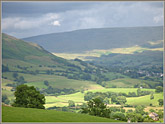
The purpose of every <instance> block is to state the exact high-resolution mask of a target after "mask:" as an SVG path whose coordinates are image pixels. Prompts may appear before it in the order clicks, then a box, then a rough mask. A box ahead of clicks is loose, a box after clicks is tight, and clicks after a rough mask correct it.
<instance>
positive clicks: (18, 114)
mask: <svg viewBox="0 0 165 124" xmlns="http://www.w3.org/2000/svg"><path fill="white" fill-rule="evenodd" d="M2 122H121V121H117V120H113V119H107V118H101V117H96V116H90V115H86V114H78V113H71V112H61V111H55V110H42V109H33V108H18V107H6V106H2Z"/></svg>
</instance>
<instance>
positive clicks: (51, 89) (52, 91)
mask: <svg viewBox="0 0 165 124" xmlns="http://www.w3.org/2000/svg"><path fill="white" fill-rule="evenodd" d="M44 84H45V85H47V86H48V88H47V89H43V90H41V91H40V92H41V93H44V94H54V95H55V96H59V95H66V94H72V93H76V92H77V91H76V90H74V89H72V88H68V89H67V88H63V89H59V88H54V87H52V86H50V85H49V82H47V81H46V82H45V81H44Z"/></svg>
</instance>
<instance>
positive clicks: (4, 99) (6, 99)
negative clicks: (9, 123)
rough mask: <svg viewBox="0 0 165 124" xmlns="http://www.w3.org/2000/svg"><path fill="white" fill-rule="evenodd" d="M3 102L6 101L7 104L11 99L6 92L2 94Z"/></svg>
mask: <svg viewBox="0 0 165 124" xmlns="http://www.w3.org/2000/svg"><path fill="white" fill-rule="evenodd" d="M2 102H3V103H5V104H9V102H10V101H9V99H8V97H7V95H6V94H3V95H2Z"/></svg>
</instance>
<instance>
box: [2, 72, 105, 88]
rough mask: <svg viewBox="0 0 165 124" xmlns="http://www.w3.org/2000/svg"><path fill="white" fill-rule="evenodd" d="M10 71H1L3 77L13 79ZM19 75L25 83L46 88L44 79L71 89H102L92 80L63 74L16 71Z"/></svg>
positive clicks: (59, 86)
mask: <svg viewBox="0 0 165 124" xmlns="http://www.w3.org/2000/svg"><path fill="white" fill-rule="evenodd" d="M12 74H13V73H12V72H5V73H3V76H4V77H8V79H10V80H14V78H13V76H12ZM18 75H19V76H23V77H24V79H25V81H27V82H28V83H27V85H29V86H31V85H32V86H35V87H38V88H46V87H47V86H45V85H44V83H43V82H44V81H45V80H47V81H49V84H50V86H52V87H56V88H66V87H67V88H73V89H80V88H85V89H103V87H102V86H100V85H98V84H95V83H94V82H92V81H80V80H73V79H67V78H66V77H63V76H56V75H45V74H38V75H31V74H23V73H18ZM4 82H5V81H4Z"/></svg>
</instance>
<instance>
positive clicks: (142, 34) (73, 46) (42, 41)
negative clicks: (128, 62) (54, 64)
mask: <svg viewBox="0 0 165 124" xmlns="http://www.w3.org/2000/svg"><path fill="white" fill-rule="evenodd" d="M162 39H163V26H155V27H121V28H95V29H81V30H75V31H70V32H61V33H51V34H45V35H38V36H33V37H28V38H23V40H25V41H28V42H34V43H37V44H39V45H41V46H42V47H43V48H44V49H46V50H48V51H50V52H57V53H58V52H59V53H60V52H67V53H74V52H75V53H80V52H84V51H88V50H93V49H111V48H124V47H130V46H134V45H143V44H145V43H147V42H148V41H157V40H162Z"/></svg>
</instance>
